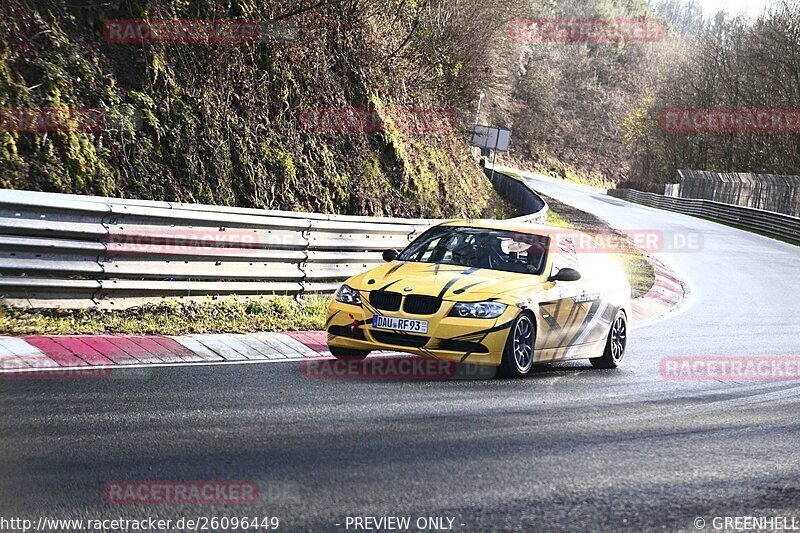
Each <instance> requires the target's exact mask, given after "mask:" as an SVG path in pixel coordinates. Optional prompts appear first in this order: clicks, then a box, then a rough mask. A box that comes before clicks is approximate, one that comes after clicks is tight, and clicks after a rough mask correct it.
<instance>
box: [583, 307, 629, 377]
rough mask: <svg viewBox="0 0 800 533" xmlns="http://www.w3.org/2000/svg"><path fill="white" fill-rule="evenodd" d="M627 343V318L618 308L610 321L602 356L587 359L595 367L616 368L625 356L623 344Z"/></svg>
mask: <svg viewBox="0 0 800 533" xmlns="http://www.w3.org/2000/svg"><path fill="white" fill-rule="evenodd" d="M627 344H628V320H627V319H626V318H625V312H624V311H622V310H620V311H619V312H617V316H616V317H615V318H614V322H612V323H611V330H609V332H608V340H607V341H606V349H605V351H603V356H602V357H598V358H596V359H589V361H591V363H592V366H593V367H595V368H617V367H619V365H620V364H621V363H622V358H623V357H624V356H625V346H627Z"/></svg>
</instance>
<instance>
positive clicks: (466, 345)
mask: <svg viewBox="0 0 800 533" xmlns="http://www.w3.org/2000/svg"><path fill="white" fill-rule="evenodd" d="M437 349H439V350H447V351H448V352H459V353H489V349H488V348H487V347H486V346H484V345H483V344H480V343H478V342H469V341H453V340H449V339H442V340H441V342H439V346H438V348H437Z"/></svg>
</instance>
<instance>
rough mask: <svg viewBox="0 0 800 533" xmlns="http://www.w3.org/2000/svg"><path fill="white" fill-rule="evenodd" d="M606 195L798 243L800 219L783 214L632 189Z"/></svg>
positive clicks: (618, 190) (619, 190)
mask: <svg viewBox="0 0 800 533" xmlns="http://www.w3.org/2000/svg"><path fill="white" fill-rule="evenodd" d="M608 195H609V196H613V197H616V198H622V199H625V200H631V201H633V202H637V203H640V204H644V205H648V206H650V207H658V208H660V209H666V210H669V211H676V212H678V213H684V214H687V215H693V216H697V217H703V218H707V219H710V220H714V221H717V222H724V223H727V224H733V225H735V226H741V227H743V228H747V229H751V230H755V231H760V232H763V233H769V234H771V235H775V236H778V237H783V238H786V239H793V240H800V218H798V217H793V216H791V215H784V214H783V213H774V212H772V211H762V210H760V209H753V208H751V207H742V206H738V205H731V204H723V203H720V202H714V201H711V200H701V199H693V198H675V197H671V196H662V195H660V194H654V193H649V192H641V191H637V190H633V189H609V190H608Z"/></svg>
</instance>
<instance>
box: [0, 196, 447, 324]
mask: <svg viewBox="0 0 800 533" xmlns="http://www.w3.org/2000/svg"><path fill="white" fill-rule="evenodd" d="M439 222H441V221H440V220H427V219H402V218H381V217H358V216H343V215H325V214H319V213H300V212H286V211H265V210H260V209H247V208H235V207H223V206H211V205H199V204H183V203H173V202H157V201H147V200H123V199H117V198H103V197H96V196H78V195H68V194H57V193H42V192H30V191H13V190H0V298H2V299H3V300H4V301H6V302H7V303H9V304H11V305H17V306H23V307H45V308H54V307H63V308H82V307H99V308H107V309H125V308H130V307H134V306H137V305H141V304H144V303H152V302H157V301H161V300H163V299H166V298H181V299H207V298H209V297H212V298H221V297H229V296H232V295H236V296H237V297H240V298H251V297H260V296H263V295H275V294H283V295H302V294H307V293H318V292H321V293H327V292H332V291H334V290H335V289H336V288H337V287H338V286H339V284H340V283H341V282H342V281H343V280H345V279H347V278H348V277H350V276H352V275H355V274H357V273H359V272H363V271H364V270H367V269H369V268H372V267H374V266H376V265H377V264H379V263H381V262H382V258H381V254H382V252H383V251H384V250H388V249H391V248H397V249H402V248H404V247H405V246H406V245H408V243H409V242H410V241H411V240H413V239H414V238H415V237H416V236H417V235H419V234H420V233H421V232H422V231H424V230H426V229H428V228H429V227H430V226H431V225H432V224H436V223H439Z"/></svg>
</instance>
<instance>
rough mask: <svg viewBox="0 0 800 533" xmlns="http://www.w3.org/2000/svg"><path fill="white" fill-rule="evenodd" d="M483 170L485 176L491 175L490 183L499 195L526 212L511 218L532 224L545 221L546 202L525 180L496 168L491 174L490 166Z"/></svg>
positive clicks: (547, 208)
mask: <svg viewBox="0 0 800 533" xmlns="http://www.w3.org/2000/svg"><path fill="white" fill-rule="evenodd" d="M484 172H485V173H486V175H487V176H490V177H492V180H493V181H492V185H494V188H495V190H496V191H497V192H498V194H500V196H502V197H503V198H505V199H506V200H507V201H509V202H511V203H513V204H514V205H516V206H517V207H518V208H519V210H520V211H522V212H523V213H526V214H524V215H522V216H520V217H517V218H513V219H511V220H516V221H519V222H530V223H532V224H545V223H546V222H547V212H548V210H549V207H548V205H547V202H545V201H544V200H543V199H542V197H541V196H539V195H538V194H537V193H536V191H534V190H533V189H531V188H530V187H529V186H528V184H527V183H526V182H525V180H523V179H522V178H518V177H517V176H512V175H511V174H505V173H503V172H500V171H498V170H496V169H495V171H494V175H492V172H491V169H490V168H489V169H484Z"/></svg>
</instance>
